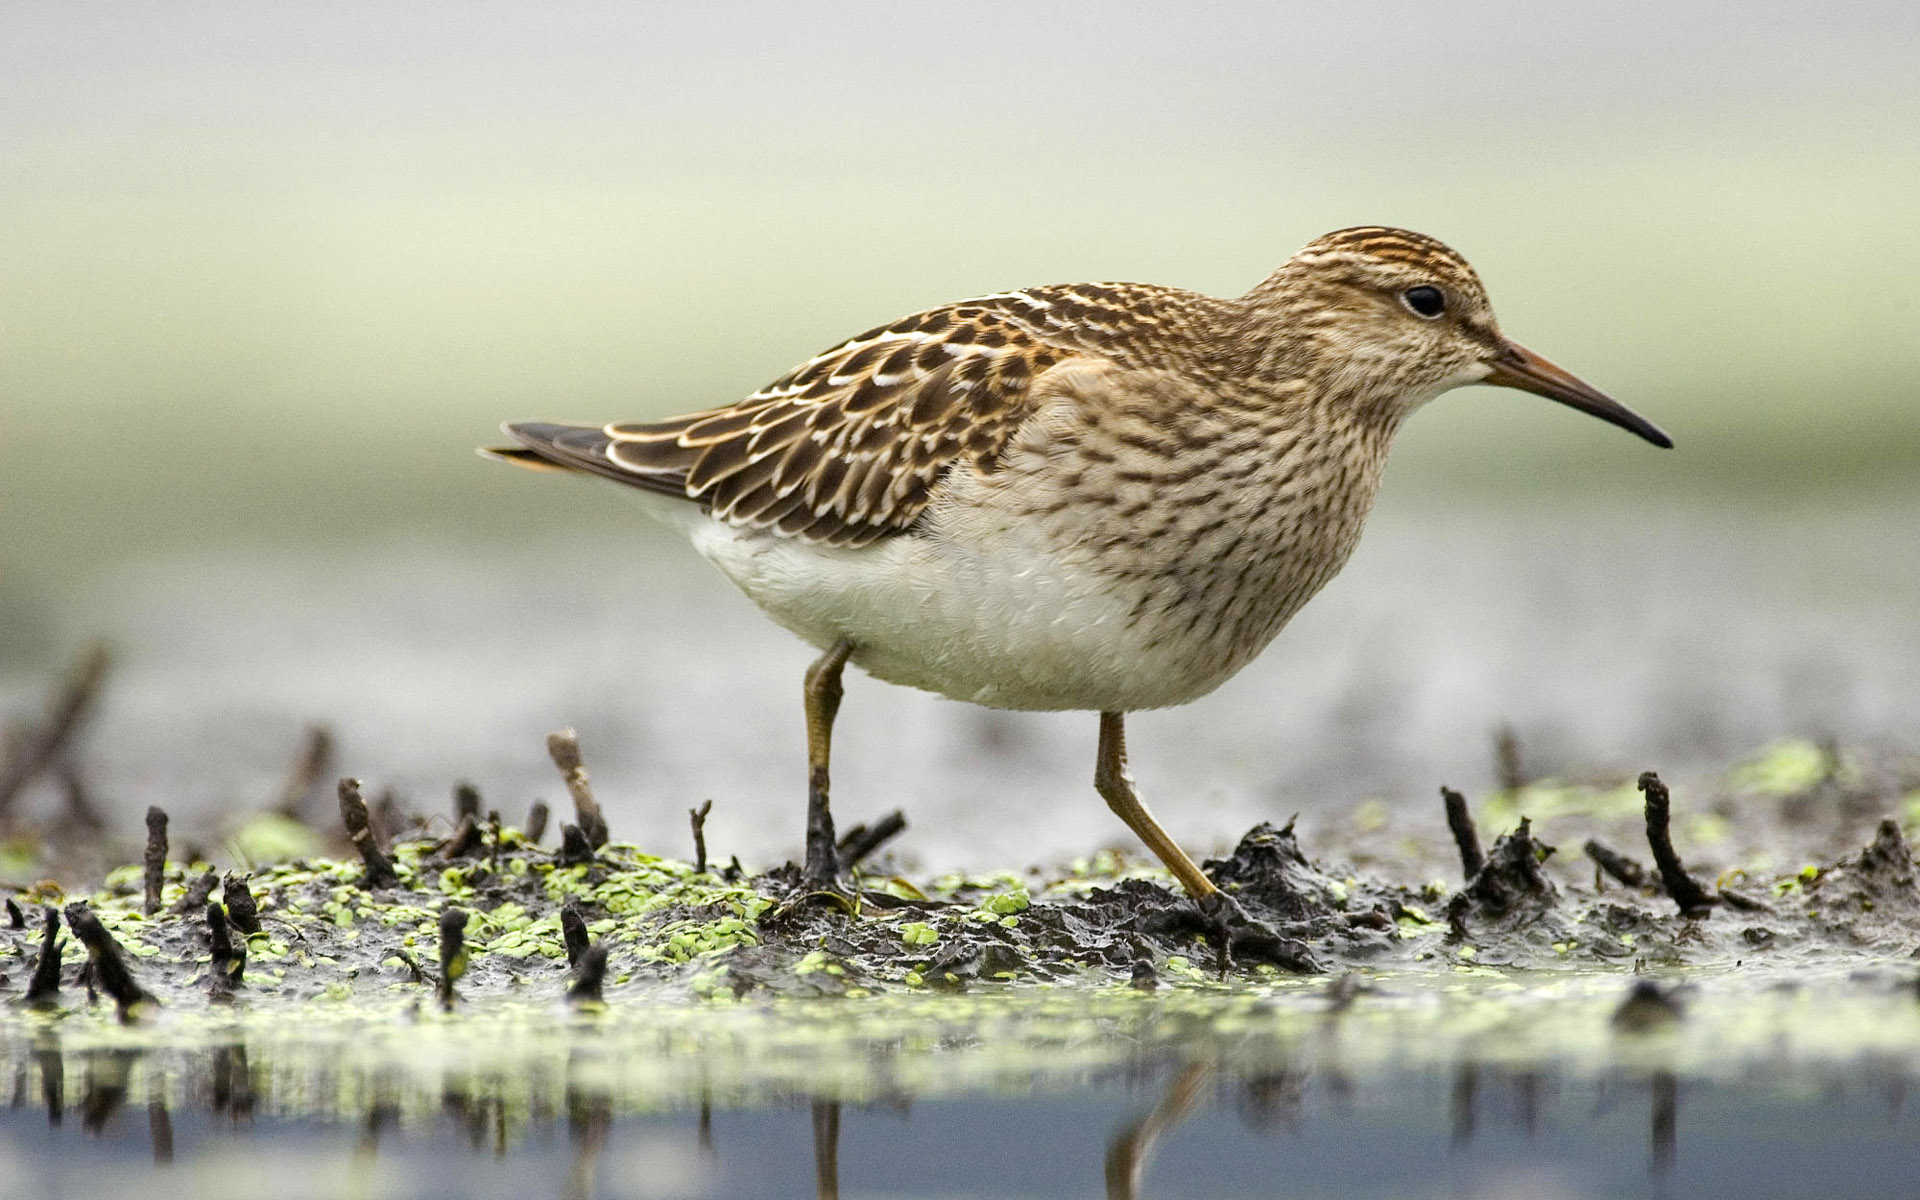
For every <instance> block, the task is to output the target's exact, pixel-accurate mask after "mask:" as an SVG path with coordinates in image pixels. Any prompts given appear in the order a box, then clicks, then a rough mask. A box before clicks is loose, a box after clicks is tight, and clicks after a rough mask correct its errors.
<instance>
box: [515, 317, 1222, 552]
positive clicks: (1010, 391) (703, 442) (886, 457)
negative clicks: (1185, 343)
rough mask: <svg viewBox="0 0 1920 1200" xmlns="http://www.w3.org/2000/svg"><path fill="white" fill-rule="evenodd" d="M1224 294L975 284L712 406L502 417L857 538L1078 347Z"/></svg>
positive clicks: (983, 441)
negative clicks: (616, 420)
mask: <svg viewBox="0 0 1920 1200" xmlns="http://www.w3.org/2000/svg"><path fill="white" fill-rule="evenodd" d="M1222 303H1223V302H1220V301H1214V300H1212V299H1210V298H1207V297H1202V296H1198V295H1196V294H1194V293H1190V292H1179V291H1177V290H1175V289H1163V288H1151V287H1146V286H1143V285H1137V284H1071V285H1061V286H1058V287H1052V288H1035V289H1027V290H1024V291H1017V292H1007V293H1004V294H1001V295H998V296H987V297H982V298H980V299H976V300H968V301H962V302H961V303H959V304H954V305H948V306H946V307H943V308H936V309H931V310H929V311H927V312H923V313H918V314H915V315H913V316H910V317H905V318H902V319H901V320H899V321H896V322H894V323H893V324H891V325H887V326H882V327H880V328H877V329H872V330H869V331H867V332H866V333H863V334H861V335H859V336H858V337H854V338H850V339H849V340H847V341H845V342H842V343H841V344H840V345H838V346H835V347H834V348H832V349H831V350H827V351H825V352H824V353H822V354H819V355H816V356H815V357H813V358H811V359H809V360H808V361H806V362H804V363H801V364H800V365H799V366H798V367H796V368H794V369H793V370H792V371H790V372H788V373H787V374H786V375H784V376H782V377H781V378H779V379H777V380H775V381H774V382H773V383H770V384H768V385H767V386H766V387H764V388H762V389H760V390H759V391H757V392H755V393H754V394H753V395H751V396H748V397H747V398H746V399H744V400H741V401H740V402H739V403H737V404H731V405H728V406H726V407H724V408H716V409H710V410H707V411H705V412H697V413H688V414H685V415H683V416H678V417H670V418H667V419H665V420H661V421H651V422H634V423H622V424H614V425H603V426H581V425H554V424H524V425H510V426H508V430H509V432H511V433H512V434H513V435H514V436H515V437H516V438H518V439H519V441H520V442H521V443H522V446H523V447H524V450H522V449H516V450H514V451H509V452H508V453H509V454H510V455H513V456H516V457H524V456H525V455H527V454H532V455H537V456H539V457H540V458H543V459H546V460H548V461H551V462H553V463H555V464H556V465H559V466H562V467H568V468H572V469H575V470H581V471H590V472H593V473H595V474H599V475H604V476H606V477H608V478H611V479H616V480H619V481H621V482H623V483H628V484H631V485H634V486H636V487H642V488H647V489H649V490H652V491H656V492H662V493H665V494H667V495H675V496H681V497H684V498H685V499H688V500H690V501H692V502H694V503H697V504H699V505H701V506H702V507H703V508H705V509H706V510H707V511H709V512H710V513H712V514H713V516H714V517H715V518H717V519H719V520H721V521H726V522H728V523H731V524H734V525H738V526H743V527H749V528H756V529H769V530H773V531H776V532H778V533H781V534H784V535H787V536H790V537H795V538H801V539H804V540H807V541H813V542H823V543H828V544H833V545H840V546H862V545H867V544H869V543H871V542H874V541H876V540H879V539H880V538H884V537H888V536H891V535H894V534H898V533H901V532H904V531H906V530H908V529H910V528H912V527H913V525H914V523H915V522H916V521H918V520H919V519H920V516H921V514H922V512H924V511H925V509H926V507H927V504H928V503H929V502H930V499H931V497H932V494H933V489H934V487H935V485H936V484H937V483H938V482H939V480H940V478H941V476H942V475H943V474H944V473H945V472H946V471H948V470H951V469H952V468H953V467H954V466H955V465H956V464H959V463H966V464H969V465H970V466H972V467H973V468H974V469H977V470H982V471H991V470H993V469H995V467H996V465H997V463H998V460H999V457H1000V455H1001V453H1002V451H1003V450H1004V449H1005V447H1006V445H1007V442H1008V441H1009V440H1010V439H1011V438H1012V437H1013V435H1014V432H1015V431H1016V430H1017V429H1018V428H1019V427H1020V425H1021V424H1022V423H1023V422H1024V421H1025V420H1026V419H1027V418H1028V417H1029V416H1031V415H1032V413H1033V409H1034V404H1035V400H1034V396H1033V384H1034V381H1035V380H1036V379H1038V378H1039V377H1040V376H1041V374H1042V373H1044V372H1045V371H1047V370H1048V369H1050V368H1052V367H1054V366H1056V365H1057V364H1059V363H1061V362H1064V361H1067V360H1069V359H1073V358H1077V357H1096V358H1104V359H1109V360H1112V361H1115V362H1117V363H1119V364H1120V365H1122V366H1131V365H1152V362H1153V360H1154V359H1155V358H1156V356H1158V355H1159V354H1161V353H1162V352H1163V348H1164V347H1165V346H1166V345H1168V344H1169V339H1172V340H1173V341H1176V342H1177V341H1178V340H1179V338H1181V337H1190V336H1191V334H1190V333H1189V332H1188V330H1190V329H1191V328H1193V327H1196V326H1204V325H1208V324H1211V323H1213V322H1214V321H1216V320H1217V319H1218V313H1217V309H1218V306H1219V305H1220V304H1222Z"/></svg>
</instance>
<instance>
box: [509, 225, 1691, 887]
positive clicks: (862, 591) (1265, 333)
mask: <svg viewBox="0 0 1920 1200" xmlns="http://www.w3.org/2000/svg"><path fill="white" fill-rule="evenodd" d="M1473 383H1487V384H1494V385H1497V386H1502V387H1512V388H1519V389H1522V390H1524V391H1529V392H1534V393H1537V394H1539V395H1542V396H1545V397H1547V398H1549V399H1552V400H1557V401H1559V402H1561V403H1562V404H1566V405H1569V406H1571V407H1573V408H1576V409H1579V410H1580V411H1582V412H1585V413H1590V414H1592V415H1593V416H1596V417H1599V418H1601V419H1602V420H1605V421H1610V422H1612V423H1613V424H1615V425H1619V426H1621V427H1622V428H1625V429H1628V430H1630V431H1632V432H1633V433H1636V434H1638V435H1639V436H1641V437H1642V438H1645V439H1646V440H1647V441H1649V442H1652V443H1654V444H1655V445H1657V446H1663V447H1664V446H1671V445H1672V442H1671V440H1669V439H1668V437H1667V435H1666V434H1664V433H1662V432H1661V431H1660V430H1659V429H1658V428H1656V427H1655V426H1654V425H1653V424H1651V423H1650V422H1648V421H1647V420H1645V419H1644V418H1642V417H1640V416H1638V415H1637V414H1635V413H1634V412H1632V411H1631V410H1629V409H1628V408H1626V407H1625V406H1624V405H1622V404H1620V403H1618V402H1617V401H1615V400H1612V399H1610V398H1609V397H1607V396H1606V395H1604V394H1602V393H1601V392H1599V391H1597V390H1595V389H1594V388H1592V387H1590V386H1589V385H1587V384H1586V383H1583V382H1582V381H1580V380H1579V379H1577V378H1575V377H1574V376H1572V375H1570V374H1568V373H1567V372H1566V371H1563V370H1561V369H1560V368H1559V367H1556V366H1554V365H1553V364H1552V363H1550V362H1548V361H1547V360H1545V359H1543V358H1541V357H1539V356H1538V355H1536V354H1534V353H1533V352H1532V351H1530V350H1527V349H1524V348H1523V347H1521V346H1519V345H1518V344H1516V343H1514V342H1512V341H1509V340H1508V339H1507V338H1506V337H1505V336H1503V335H1502V334H1501V332H1500V329H1499V326H1498V325H1497V324H1496V323H1495V321H1494V316H1493V310H1492V309H1491V308H1490V307H1489V305H1488V303H1487V297H1486V292H1485V290H1484V289H1483V288H1482V287H1481V284H1480V279H1479V277H1478V276H1477V275H1476V274H1475V273H1474V270H1473V268H1472V267H1470V266H1468V265H1467V262H1466V260H1465V259H1463V258H1461V257H1460V256H1459V255H1458V254H1456V253H1455V252H1454V251H1452V250H1450V249H1448V248H1447V247H1446V246H1444V245H1442V244H1441V243H1440V242H1437V241H1435V240H1434V239H1432V238H1429V237H1426V236H1423V235H1421V234H1417V233H1411V232H1408V231H1407V230H1403V229H1389V228H1382V227H1375V226H1368V227H1361V228H1354V229H1343V230H1339V231H1337V232H1334V233H1329V234H1327V235H1325V236H1324V237H1320V238H1316V239H1315V240H1313V241H1312V242H1309V243H1308V244H1307V245H1306V246H1305V247H1304V248H1302V249H1301V250H1300V252H1299V253H1297V254H1295V255H1294V256H1293V257H1292V258H1291V259H1289V260H1288V261H1287V262H1286V264H1285V265H1283V266H1281V267H1280V269H1279V270H1277V271H1275V272H1274V273H1273V274H1271V275H1269V276H1268V277H1267V278H1266V279H1265V280H1264V281H1262V282H1261V283H1260V284H1259V285H1258V286H1256V287H1255V288H1254V289H1253V290H1252V291H1250V292H1248V293H1247V294H1246V295H1244V296H1241V297H1238V298H1237V299H1220V298H1215V297H1212V296H1206V295H1201V294H1198V293H1195V292H1189V291H1183V290H1180V289H1177V288H1167V287H1157V286H1152V285H1147V284H1137V283H1086V284H1061V285H1055V286H1049V287H1033V288H1023V289H1021V290H1019V291H1011V292H1003V293H1000V294H998V295H992V296H981V297H979V298H977V299H973V300H963V301H960V302H958V303H955V304H948V305H943V306H941V307H939V308H933V309H929V310H927V311H926V312H921V313H916V314H914V315H912V316H909V317H903V318H902V319H900V320H898V321H895V322H893V323H892V324H890V325H884V326H881V327H879V328H876V329H871V330H868V331H867V332H865V333H862V334H860V335H859V336H857V337H854V338H851V339H849V340H847V341H845V342H842V343H840V344H839V345H838V346H835V347H833V348H832V349H831V350H827V351H825V352H824V353H822V354H819V355H817V356H815V357H814V358H812V359H809V360H808V361H807V362H805V363H802V364H801V365H800V366H798V367H796V368H795V369H794V370H793V371H791V372H790V373H788V374H787V375H784V376H782V377H781V378H780V379H778V380H776V381H775V382H773V383H772V384H769V385H768V386H767V387H765V388H763V389H761V390H760V391H758V392H755V393H754V394H753V395H751V396H749V397H747V398H746V399H744V400H742V401H740V402H739V403H737V404H732V405H729V406H727V407H724V408H716V409H709V410H707V411H704V412H697V413H692V414H689V415H687V416H682V417H673V418H669V419H667V420H663V421H652V422H638V423H626V424H612V425H575V424H551V423H542V422H525V423H515V424H509V425H507V426H505V429H506V431H507V432H508V433H509V434H511V435H512V436H513V437H514V438H515V439H516V440H517V441H518V442H519V443H520V444H519V445H518V446H515V447H513V448H509V449H499V450H492V451H488V453H490V454H493V455H495V456H497V457H500V458H504V459H507V460H509V461H512V462H515V463H519V464H522V465H526V466H539V467H552V468H560V469H564V470H568V471H578V472H584V473H589V474H594V475H600V476H604V477H606V478H608V479H612V480H616V481H618V482H620V483H624V484H628V485H630V486H632V487H634V488H637V489H639V491H640V492H641V494H642V495H643V496H645V497H646V498H647V501H648V507H649V509H650V510H651V511H652V512H653V514H654V515H656V516H657V517H659V518H660V519H661V520H663V521H666V522H668V523H669V524H671V525H673V526H674V527H676V528H678V529H679V530H681V531H682V532H683V533H685V534H686V535H687V537H688V539H689V540H690V541H691V542H692V543H693V546H694V548H695V549H696V550H698V551H699V552H700V553H701V554H703V555H705V556H706V557H707V558H708V559H709V560H710V561H712V562H713V564H714V565H715V566H717V567H718V568H719V569H720V571H721V573H723V574H724V575H726V577H727V578H729V579H731V580H732V581H733V582H734V583H735V584H736V585H738V586H739V587H740V589H741V590H742V591H744V592H745V593H746V594H747V595H748V596H749V597H751V598H752V599H753V601H754V602H755V603H757V604H758V605H760V607H761V608H763V609H765V610H766V611H767V613H768V614H769V615H771V616H772V617H773V619H774V620H776V621H778V622H779V623H780V624H782V625H784V626H785V627H786V628H788V629H789V630H791V631H793V632H794V633H796V634H798V635H799V636H800V637H802V638H804V639H805V640H806V641H808V642H810V643H812V644H813V645H814V646H816V647H818V648H819V649H820V650H821V651H822V653H821V655H820V657H819V659H818V660H817V661H815V662H814V663H813V665H812V667H811V668H809V669H808V671H807V675H806V688H805V697H806V721H807V764H808V809H807V836H806V848H807V849H806V865H805V872H806V877H807V879H808V880H809V881H810V882H812V883H813V884H815V885H819V886H828V885H831V884H832V882H833V881H834V880H835V879H836V878H837V876H838V873H839V865H838V862H837V861H836V857H835V851H834V834H833V818H832V814H831V811H830V809H829V807H828V801H827V790H828V789H827V765H828V751H829V745H830V741H831V737H832V733H833V720H834V715H835V713H836V712H837V710H838V709H839V706H840V698H841V684H840V676H841V671H842V669H843V668H844V667H845V666H846V665H847V664H848V663H849V662H851V663H853V664H854V665H856V666H858V667H861V668H862V669H864V670H865V671H867V672H868V673H869V674H871V675H873V676H875V677H876V678H879V679H883V680H887V681H889V682H892V683H898V684H904V685H907V686H909V687H916V688H921V689H924V690H926V691H930V692H936V693H938V694H940V695H943V696H948V697H951V698H953V699H956V700H966V701H971V702H972V703H975V704H984V705H989V706H992V707H996V708H1010V709H1036V710H1039V709H1074V710H1087V711H1093V712H1098V713H1099V714H1100V742H1099V752H1098V759H1097V761H1096V763H1095V768H1094V786H1095V787H1096V788H1097V789H1098V790H1099V793H1100V795H1101V796H1102V797H1103V798H1105V800H1106V802H1107V803H1108V805H1110V806H1111V807H1112V809H1113V811H1114V812H1115V813H1117V814H1119V816H1120V819H1121V820H1123V821H1125V822H1126V823H1127V825H1128V827H1129V828H1131V829H1132V830H1133V831H1134V833H1135V834H1137V835H1139V837H1140V839H1141V840H1142V841H1143V842H1145V843H1146V845H1147V846H1148V848H1150V849H1151V850H1152V851H1153V853H1154V854H1155V855H1156V856H1157V857H1158V858H1159V859H1160V861H1161V862H1162V863H1164V864H1165V865H1166V867H1167V869H1168V870H1170V871H1171V872H1172V873H1173V874H1174V876H1175V877H1176V878H1178V879H1179V881H1180V883H1181V884H1182V885H1183V886H1184V887H1185V888H1186V890H1187V892H1188V893H1189V894H1190V895H1191V896H1192V897H1193V898H1194V899H1195V900H1196V901H1197V902H1198V903H1199V904H1200V906H1201V909H1202V911H1203V912H1206V913H1208V914H1209V915H1210V916H1216V917H1217V916H1218V914H1220V913H1221V912H1222V910H1223V909H1234V908H1237V906H1235V905H1233V902H1232V901H1231V900H1230V899H1228V898H1227V897H1225V896H1224V895H1223V894H1222V893H1221V892H1220V891H1219V889H1217V888H1216V887H1215V886H1214V884H1213V883H1212V881H1210V880H1209V879H1208V878H1207V876H1206V874H1205V873H1204V872H1203V871H1201V869H1200V868H1199V866H1197V865H1196V864H1195V863H1194V861H1193V859H1191V858H1189V857H1188V856H1187V854H1186V853H1185V852H1184V851H1182V850H1181V849H1180V847H1179V845H1178V844H1176V843H1175V842H1174V840H1173V838H1171V837H1170V836H1168V834H1167V833H1166V831H1165V830H1164V829H1162V828H1161V827H1160V824H1159V823H1158V822H1157V821H1156V820H1155V819H1154V817H1153V815H1152V814H1151V813H1149V812H1148V811H1147V808H1146V806H1145V805H1144V804H1143V803H1142V802H1141V800H1140V797H1139V795H1138V793H1137V792H1136V791H1135V789H1134V784H1133V779H1132V777H1131V776H1130V775H1129V774H1128V771H1127V754H1126V741H1125V720H1126V714H1127V713H1129V712H1133V711H1136V710H1139V709H1149V708H1164V707H1167V706H1170V705H1175V704H1185V703H1187V702H1188V701H1190V700H1194V699H1197V698H1199V697H1201V696H1204V695H1206V694H1207V693H1208V692H1210V691H1212V690H1213V689H1214V688H1216V687H1218V686H1220V684H1221V683H1222V682H1223V681H1224V680H1226V679H1227V678H1228V677H1229V676H1231V675H1232V674H1233V673H1234V672H1236V671H1238V670H1239V669H1240V668H1241V667H1243V666H1245V665H1246V664H1247V662H1248V661H1249V660H1250V659H1252V658H1253V657H1254V655H1256V654H1258V653H1259V652H1260V651H1261V650H1262V649H1263V648H1264V647H1265V646H1266V645H1267V643H1268V642H1270V641H1272V640H1273V637H1274V635H1275V634H1277V633H1279V632H1280V629H1281V627H1282V626H1284V625H1285V624H1286V623H1287V620H1288V619H1289V618H1290V617H1292V616H1293V614H1294V613H1295V612H1297V611H1298V610H1299V609H1300V607H1301V606H1302V605H1303V604H1305V603H1306V602H1307V600H1308V599H1309V598H1310V597H1311V596H1312V595H1313V594H1314V593H1315V592H1316V591H1318V590H1319V589H1320V587H1321V585H1323V584H1325V583H1326V582H1327V580H1329V579H1330V578H1332V577H1333V575H1334V573H1335V572H1337V571H1338V570H1339V569H1340V568H1341V566H1342V565H1343V564H1344V563H1345V562H1346V561H1347V557H1348V555H1350V554H1351V553H1352V552H1353V548H1354V545H1355V543H1356V541H1357V540H1358V539H1359V537H1360V529H1361V526H1362V524H1363V523H1364V522H1365V520H1366V516H1367V511H1368V509H1369V508H1370V507H1371V506H1372V504H1373V498H1374V495H1375V493H1376V491H1377V490H1378V487H1379V482H1380V473H1381V469H1382V467H1383V466H1384V465H1385V462H1386V455H1387V447H1388V444H1389V443H1390V442H1391V440H1392V438H1393V434H1394V431H1395V430H1397V429H1398V428H1399V426H1400V423H1401V421H1403V420H1404V419H1405V418H1406V417H1407V415H1408V414H1409V413H1411V412H1412V411H1413V410H1414V409H1416V408H1419V407H1420V406H1421V405H1423V404H1425V403H1426V402H1427V401H1429V400H1431V399H1433V398H1434V397H1435V396H1438V395H1439V394H1440V393H1442V392H1445V391H1448V390H1449V389H1452V388H1456V387H1461V386H1464V385H1466V384H1473Z"/></svg>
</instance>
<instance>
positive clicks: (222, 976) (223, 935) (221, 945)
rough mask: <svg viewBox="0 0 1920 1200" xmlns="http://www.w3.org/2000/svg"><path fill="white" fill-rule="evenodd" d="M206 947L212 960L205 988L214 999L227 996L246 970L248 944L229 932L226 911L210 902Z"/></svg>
mask: <svg viewBox="0 0 1920 1200" xmlns="http://www.w3.org/2000/svg"><path fill="white" fill-rule="evenodd" d="M207 946H208V949H209V950H210V951H211V955H212V959H213V961H212V963H211V964H210V965H211V968H212V969H211V971H210V973H209V975H208V980H207V983H208V986H209V987H210V988H211V989H212V991H213V994H214V995H215V996H230V995H232V994H233V989H234V988H236V987H238V986H239V985H240V982H241V978H242V976H244V975H245V973H246V970H247V943H246V940H245V939H244V938H242V939H238V940H236V939H235V938H234V937H232V936H231V935H230V934H229V933H228V931H227V911H226V909H224V908H221V907H220V905H218V904H216V903H214V902H213V901H211V900H210V901H208V902H207Z"/></svg>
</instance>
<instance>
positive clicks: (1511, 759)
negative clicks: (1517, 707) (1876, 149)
mask: <svg viewBox="0 0 1920 1200" xmlns="http://www.w3.org/2000/svg"><path fill="white" fill-rule="evenodd" d="M1493 765H1494V770H1496V771H1497V772H1499V775H1500V790H1501V791H1503V792H1517V791H1519V790H1520V789H1521V788H1523V787H1526V786H1527V772H1526V769H1525V768H1524V767H1523V766H1521V763H1520V735H1519V734H1518V733H1516V732H1515V731H1514V728H1513V726H1511V725H1502V726H1501V727H1500V729H1499V731H1498V732H1497V733H1495V734H1494V735H1493Z"/></svg>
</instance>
